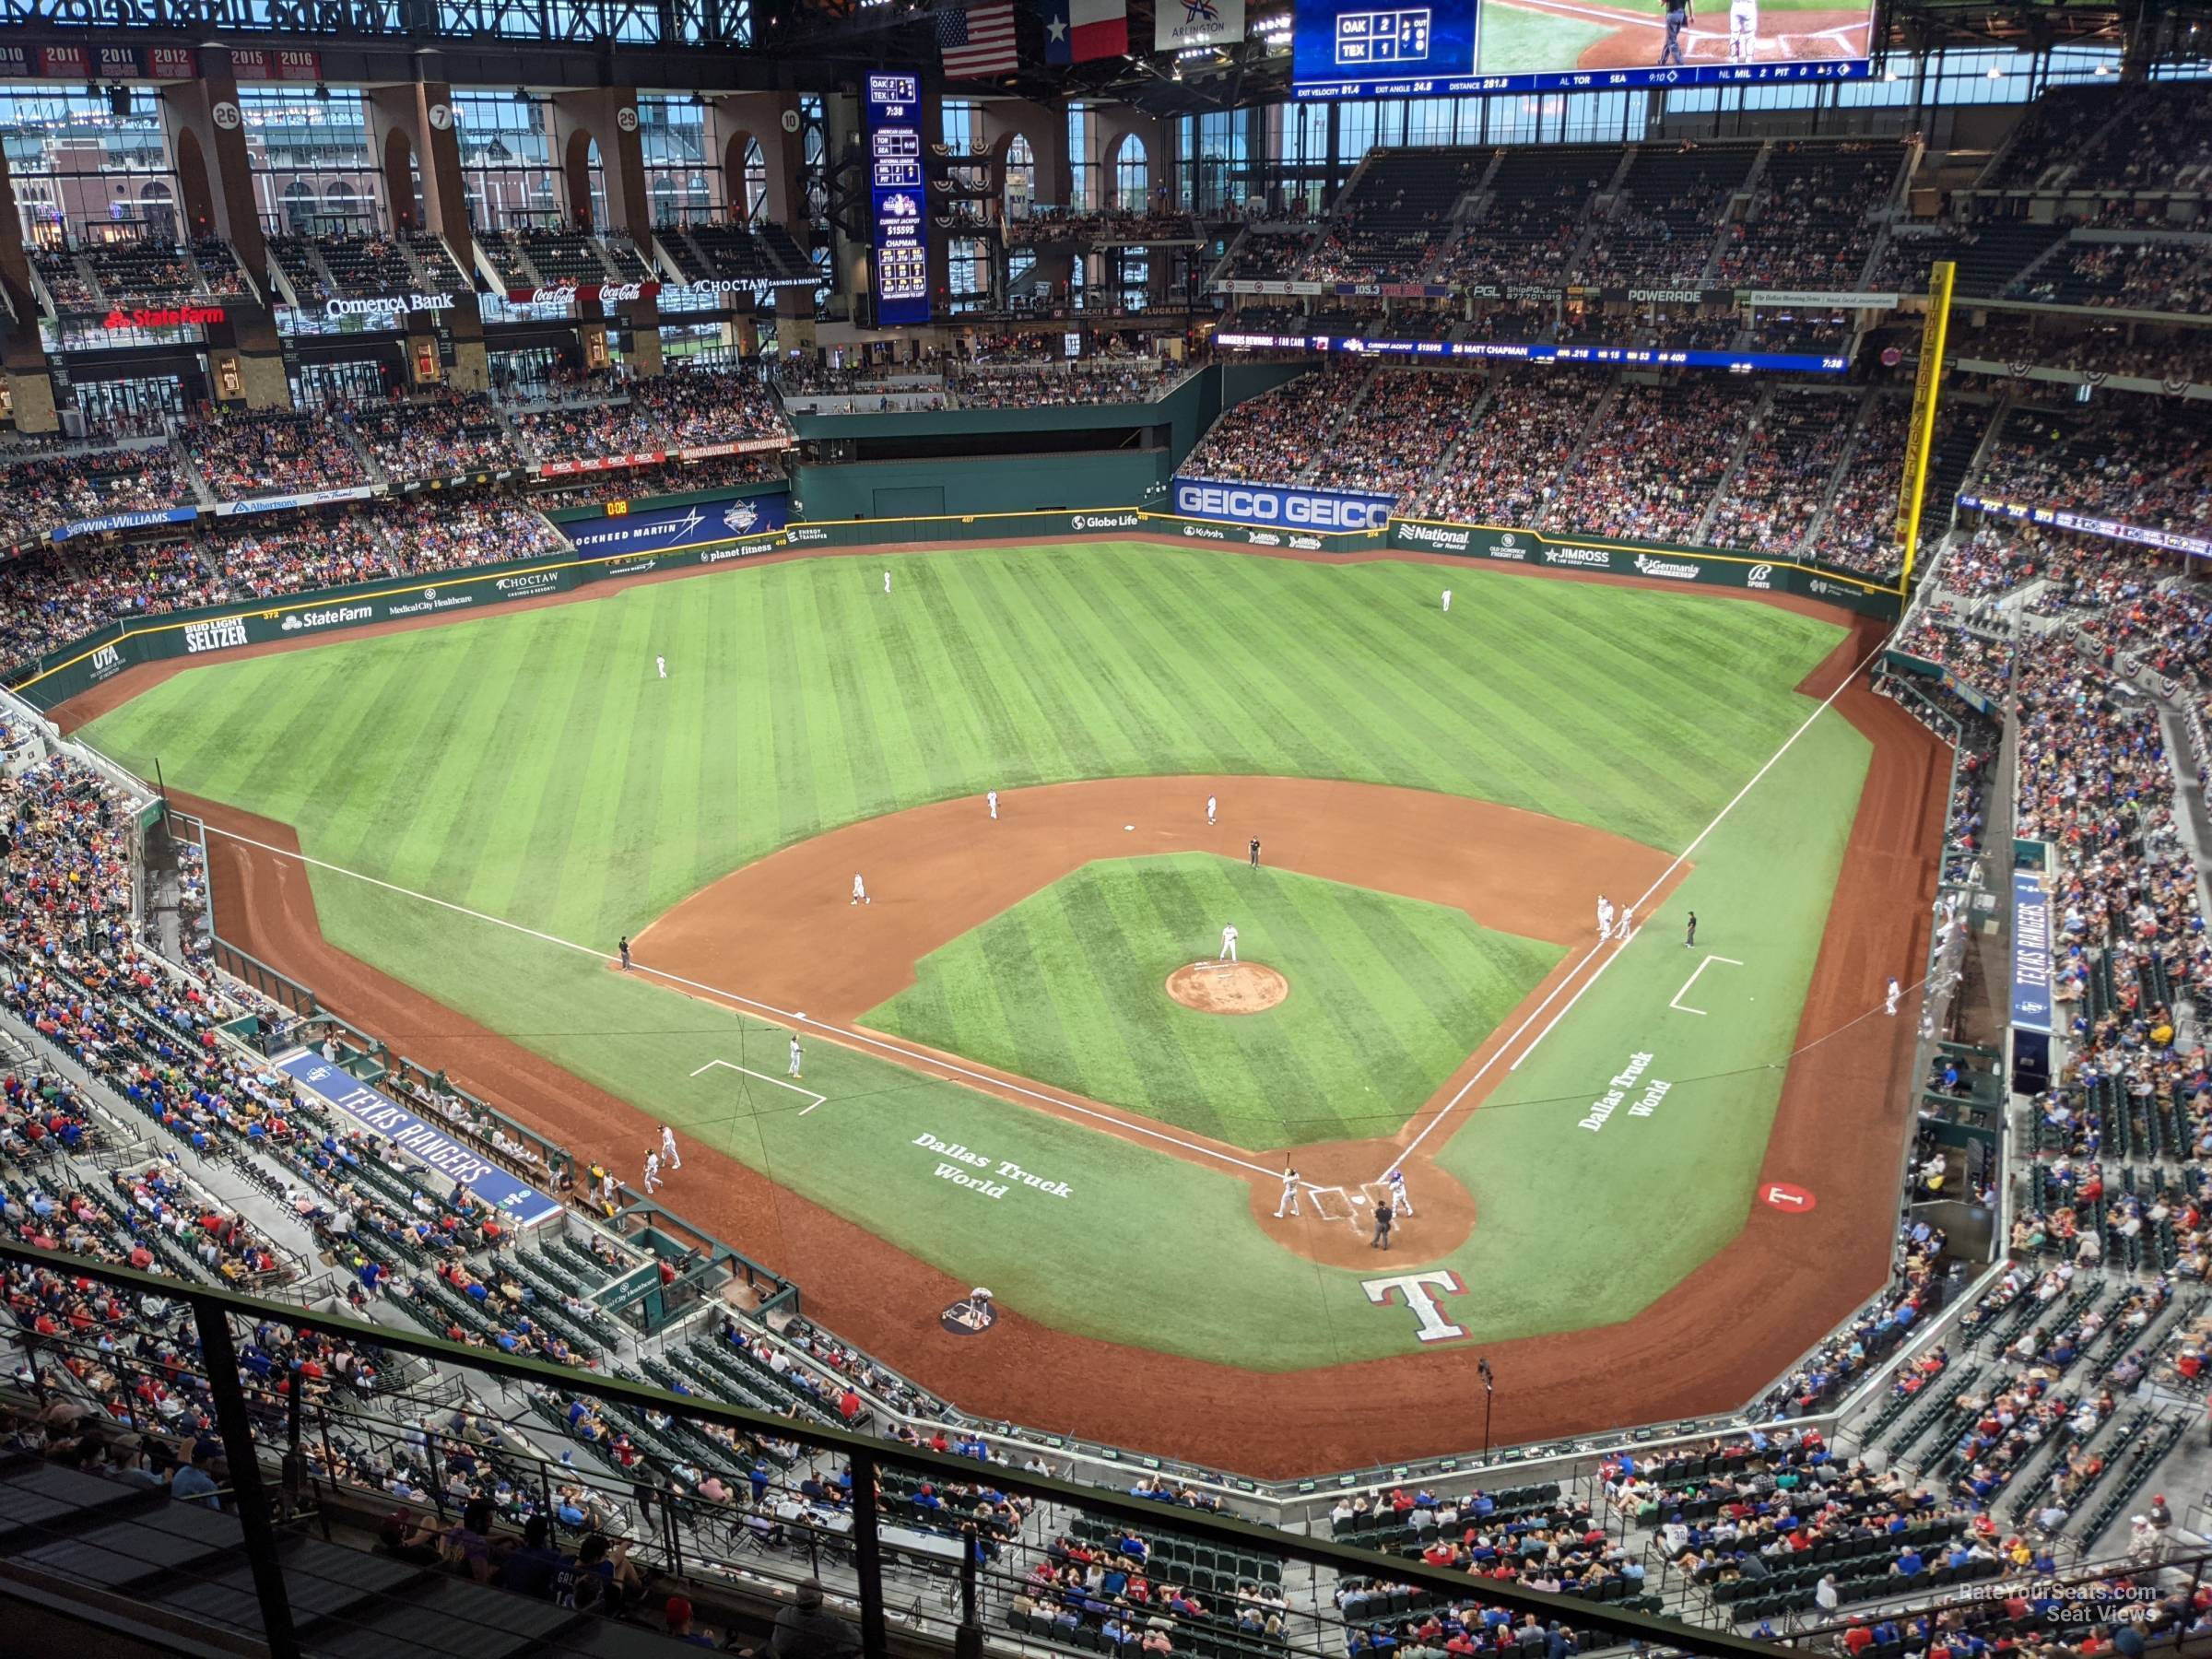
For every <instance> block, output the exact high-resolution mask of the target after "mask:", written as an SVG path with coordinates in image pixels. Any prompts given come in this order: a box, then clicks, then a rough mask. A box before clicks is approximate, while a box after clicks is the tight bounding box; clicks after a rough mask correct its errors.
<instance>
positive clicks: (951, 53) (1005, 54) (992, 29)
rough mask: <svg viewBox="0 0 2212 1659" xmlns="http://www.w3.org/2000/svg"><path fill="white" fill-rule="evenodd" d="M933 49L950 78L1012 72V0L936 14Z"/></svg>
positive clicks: (970, 77) (992, 1)
mask: <svg viewBox="0 0 2212 1659" xmlns="http://www.w3.org/2000/svg"><path fill="white" fill-rule="evenodd" d="M937 48H938V50H939V51H940V52H942V53H944V56H945V74H946V76H947V78H948V79H952V80H973V79H975V78H976V77H978V76H986V75H1011V74H1012V73H1013V72H1014V0H986V3H985V4H983V5H980V6H968V7H966V8H965V9H961V10H956V11H947V12H939V13H938V14H937Z"/></svg>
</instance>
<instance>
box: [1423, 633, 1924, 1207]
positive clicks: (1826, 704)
mask: <svg viewBox="0 0 2212 1659" xmlns="http://www.w3.org/2000/svg"><path fill="white" fill-rule="evenodd" d="M1896 631H1897V630H1896V629H1890V631H1889V632H1888V633H1886V634H1884V635H1883V636H1882V637H1881V639H1880V640H1878V641H1876V643H1875V647H1874V649H1873V650H1872V651H1869V652H1868V653H1866V654H1865V656H1863V657H1861V658H1860V659H1859V660H1858V661H1857V662H1856V663H1854V664H1853V665H1852V669H1851V672H1850V673H1848V674H1846V675H1845V676H1844V677H1842V678H1841V679H1840V680H1838V681H1837V682H1836V688H1835V689H1834V690H1832V691H1830V693H1829V694H1828V695H1827V696H1826V697H1824V698H1822V699H1821V700H1820V706H1819V707H1818V708H1817V709H1815V710H1814V711H1813V712H1811V713H1810V714H1807V715H1806V717H1805V724H1803V725H1800V726H1799V727H1798V728H1797V729H1796V730H1795V731H1794V732H1792V733H1791V734H1790V735H1788V736H1787V737H1785V738H1783V741H1782V747H1780V748H1778V749H1776V750H1775V751H1774V752H1773V753H1772V754H1771V755H1770V756H1768V757H1767V763H1766V764H1765V765H1764V766H1762V767H1760V768H1759V770H1758V771H1755V772H1753V773H1752V774H1751V776H1750V779H1749V781H1748V782H1746V783H1745V784H1744V786H1743V787H1742V788H1741V789H1739V790H1737V791H1736V792H1735V794H1734V795H1733V796H1731V797H1730V798H1729V802H1728V804H1727V805H1726V806H1724V807H1722V808H1721V809H1720V811H1718V812H1716V813H1714V814H1713V815H1712V822H1711V823H1710V824H1707V825H1706V826H1705V828H1704V829H1702V830H1699V831H1698V833H1697V836H1696V838H1695V839H1694V840H1692V841H1690V843H1689V845H1688V846H1687V847H1685V848H1683V849H1682V851H1681V852H1679V853H1676V854H1675V856H1674V861H1673V862H1672V863H1671V864H1669V865H1667V866H1666V868H1665V869H1664V870H1662V871H1660V872H1659V878H1658V879H1657V880H1656V881H1654V882H1653V883H1652V885H1651V886H1650V887H1648V888H1644V890H1643V896H1642V897H1641V898H1640V899H1638V900H1636V902H1635V903H1634V904H1632V905H1630V907H1629V908H1630V910H1631V911H1640V910H1642V909H1643V908H1644V907H1645V906H1646V905H1648V904H1649V903H1650V902H1651V898H1652V895H1653V893H1655V892H1657V891H1658V890H1659V889H1660V888H1662V887H1665V885H1666V880H1667V877H1670V876H1672V875H1673V874H1674V873H1675V872H1676V871H1677V870H1678V869H1680V868H1681V867H1682V861H1683V860H1684V859H1686V858H1688V856H1689V855H1690V854H1691V853H1695V852H1696V851H1697V850H1698V849H1699V848H1700V847H1701V846H1703V845H1704V844H1705V838H1706V837H1707V836H1709V835H1711V834H1712V832H1713V831H1714V830H1717V829H1719V828H1720V826H1721V820H1722V819H1724V818H1726V817H1727V816H1728V815H1729V814H1730V813H1732V812H1734V811H1735V808H1736V803H1737V802H1739V801H1741V800H1742V799H1743V798H1744V797H1745V796H1746V795H1747V794H1750V793H1751V788H1752V785H1753V784H1755V783H1757V782H1759V780H1760V779H1761V778H1763V777H1765V776H1766V775H1767V774H1768V773H1769V772H1771V771H1773V770H1774V763H1775V762H1776V761H1777V760H1780V759H1782V758H1783V756H1784V755H1786V754H1788V753H1789V752H1790V749H1791V747H1792V746H1793V745H1794V744H1795V743H1796V741H1797V739H1798V738H1800V737H1802V736H1804V735H1806V732H1807V731H1809V730H1810V729H1811V728H1812V724H1813V722H1814V721H1816V720H1818V719H1819V718H1820V716H1821V715H1823V714H1825V713H1827V712H1828V711H1829V710H1830V709H1831V708H1833V707H1834V706H1835V701H1836V699H1837V698H1839V697H1841V696H1842V695H1843V693H1844V691H1845V689H1846V688H1849V687H1850V686H1851V685H1852V684H1853V682H1854V681H1856V680H1857V678H1858V677H1859V676H1860V675H1861V674H1862V673H1863V672H1864V671H1865V667H1866V665H1867V664H1869V663H1871V662H1873V661H1874V659H1875V658H1876V657H1877V656H1879V655H1880V654H1881V653H1882V651H1883V649H1884V648H1885V647H1886V646H1888V643H1889V641H1890V640H1891V639H1892V638H1893V637H1895V634H1896ZM1636 931H1637V932H1638V933H1641V932H1642V931H1643V930H1642V929H1641V928H1638V929H1637V930H1636ZM1596 954H1597V947H1595V946H1592V947H1591V948H1590V954H1589V956H1585V957H1583V959H1582V960H1581V961H1579V962H1577V963H1576V964H1575V965H1574V968H1573V970H1572V971H1571V972H1570V973H1569V974H1568V975H1567V977H1566V978H1565V979H1562V980H1561V981H1560V982H1559V983H1558V984H1556V985H1554V986H1553V987H1552V988H1551V991H1550V994H1548V995H1547V996H1546V997H1545V998H1544V1000H1543V1001H1542V1002H1540V1003H1538V1004H1537V1005H1536V1006H1535V1012H1534V1013H1532V1014H1530V1015H1529V1017H1528V1018H1526V1019H1524V1020H1523V1021H1522V1022H1521V1023H1520V1024H1519V1025H1518V1026H1516V1027H1515V1028H1514V1029H1513V1034H1512V1036H1511V1037H1508V1038H1507V1039H1506V1040H1505V1041H1504V1042H1503V1043H1501V1044H1500V1045H1499V1048H1498V1050H1497V1052H1496V1053H1492V1054H1491V1056H1490V1057H1489V1059H1488V1060H1485V1061H1484V1062H1483V1063H1482V1065H1481V1068H1480V1069H1479V1070H1477V1072H1476V1074H1475V1075H1474V1077H1469V1078H1468V1079H1467V1080H1466V1082H1465V1084H1464V1085H1462V1086H1461V1088H1460V1089H1459V1092H1458V1093H1456V1094H1454V1095H1453V1097H1452V1098H1451V1099H1450V1100H1446V1101H1445V1102H1444V1104H1443V1106H1442V1108H1441V1110H1439V1111H1438V1112H1437V1113H1436V1115H1435V1116H1433V1117H1431V1118H1430V1120H1429V1122H1428V1124H1426V1125H1425V1126H1424V1127H1423V1128H1422V1130H1421V1132H1420V1133H1419V1134H1418V1135H1415V1136H1414V1137H1413V1139H1411V1140H1410V1141H1408V1142H1406V1147H1405V1148H1404V1150H1402V1151H1401V1152H1399V1154H1398V1155H1397V1157H1396V1158H1395V1159H1393V1160H1392V1161H1391V1165H1390V1170H1395V1169H1397V1168H1399V1167H1400V1166H1401V1165H1403V1164H1404V1163H1405V1161H1406V1159H1409V1158H1411V1157H1412V1156H1413V1154H1414V1152H1415V1150H1416V1148H1418V1147H1419V1146H1420V1144H1421V1143H1422V1142H1423V1141H1425V1140H1427V1139H1428V1138H1429V1136H1430V1135H1432V1134H1434V1133H1435V1131H1436V1126H1437V1125H1438V1124H1441V1123H1442V1122H1443V1121H1444V1120H1445V1119H1446V1118H1448V1117H1450V1116H1451V1115H1452V1110H1453V1107H1455V1106H1457V1105H1458V1104H1459V1103H1460V1101H1462V1100H1465V1099H1466V1095H1467V1090H1468V1089H1470V1088H1474V1087H1475V1085H1476V1084H1477V1082H1478V1081H1479V1080H1480V1079H1481V1077H1482V1074H1483V1073H1484V1072H1487V1071H1488V1070H1489V1069H1490V1067H1491V1065H1493V1064H1495V1063H1496V1061H1497V1059H1498V1057H1499V1055H1500V1054H1502V1053H1505V1051H1506V1050H1507V1049H1509V1048H1511V1047H1512V1045H1513V1044H1514V1043H1516V1042H1518V1041H1520V1040H1521V1033H1522V1032H1523V1031H1525V1030H1528V1028H1529V1027H1530V1025H1532V1024H1533V1023H1534V1022H1535V1018H1536V1015H1538V1014H1541V1013H1543V1012H1544V1010H1545V1009H1546V1008H1547V1007H1548V1006H1550V1005H1551V999H1552V997H1554V996H1557V995H1558V994H1559V993H1560V992H1561V991H1564V990H1565V989H1566V988H1567V987H1568V985H1569V984H1571V982H1573V981H1574V979H1575V977H1576V975H1578V974H1580V973H1581V972H1582V971H1583V969H1585V968H1587V967H1588V966H1589V965H1590V957H1592V956H1595V955H1596ZM1619 954H1620V953H1619V952H1618V950H1617V951H1615V952H1614V953H1613V956H1612V957H1607V958H1606V960H1605V962H1604V963H1601V964H1600V965H1599V967H1598V970H1597V973H1594V974H1592V975H1591V976H1590V978H1589V980H1588V981H1587V982H1585V983H1584V984H1583V991H1587V990H1588V989H1589V988H1590V986H1591V985H1593V984H1595V983H1596V982H1597V974H1598V973H1603V972H1605V971H1606V968H1607V967H1609V966H1610V965H1611V964H1612V961H1613V959H1614V957H1618V955H1619ZM1582 995H1583V992H1582V991H1577V992H1576V993H1575V994H1574V995H1573V997H1572V998H1571V999H1570V1000H1569V1002H1568V1004H1567V1007H1568V1008H1571V1007H1572V1006H1574V1005H1575V1003H1577V1002H1580V1001H1581V1000H1582ZM1566 1012H1567V1008H1561V1009H1560V1010H1559V1014H1555V1015H1553V1016H1552V1018H1551V1024H1550V1025H1547V1026H1546V1027H1545V1028H1544V1029H1543V1030H1541V1031H1538V1032H1537V1033H1536V1034H1535V1038H1534V1039H1532V1040H1531V1041H1530V1042H1529V1045H1528V1047H1526V1048H1524V1049H1523V1050H1522V1051H1521V1060H1525V1059H1527V1058H1528V1057H1529V1055H1530V1054H1532V1053H1535V1047H1536V1044H1537V1043H1539V1042H1541V1041H1544V1039H1545V1038H1546V1037H1547V1036H1548V1035H1550V1033H1551V1027H1552V1026H1556V1025H1558V1024H1559V1017H1560V1015H1563V1014H1565V1013H1566ZM1521 1060H1516V1061H1514V1062H1513V1063H1512V1065H1510V1066H1508V1067H1507V1068H1506V1069H1507V1070H1508V1071H1519V1070H1520V1069H1521ZM1390 1170H1385V1171H1382V1173H1383V1174H1384V1175H1388V1174H1389V1173H1390Z"/></svg>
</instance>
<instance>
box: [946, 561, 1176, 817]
mask: <svg viewBox="0 0 2212 1659" xmlns="http://www.w3.org/2000/svg"><path fill="white" fill-rule="evenodd" d="M1046 568H1047V569H1048V570H1050V569H1051V568H1052V567H1050V566H1047V567H1046ZM1025 573H1026V572H1024V571H1018V570H1016V569H1014V568H1012V567H1009V566H1006V565H1004V564H1001V565H999V566H998V567H996V568H994V569H992V570H988V571H984V572H983V573H982V578H981V580H979V581H978V582H976V584H975V596H976V601H977V606H978V609H979V612H980V614H981V616H982V619H983V622H984V625H985V629H986V631H987V637H988V638H989V639H990V640H991V641H994V643H995V645H996V646H997V649H996V650H995V651H994V652H992V653H989V656H988V657H987V658H985V660H986V661H987V662H988V661H995V662H996V663H997V664H998V665H1000V672H1002V673H1003V672H1005V671H1006V669H1008V668H1015V669H1016V674H1017V677H1018V679H1019V680H1020V681H1021V682H1022V684H1023V685H1024V686H1026V688H1027V690H1028V693H1029V695H1030V698H1031V699H1032V700H1034V701H1035V703H1036V706H1037V711H1038V715H1039V724H1038V725H1037V726H1036V727H1035V730H1036V731H1037V733H1038V734H1039V735H1041V736H1046V735H1049V737H1050V738H1051V740H1052V743H1053V747H1055V748H1056V749H1057V750H1058V751H1059V757H1060V758H1059V759H1058V760H1057V761H1055V759H1054V758H1053V756H1052V755H1051V754H1048V753H1044V752H1041V750H1040V749H1036V748H1032V749H1031V750H1030V769H1029V775H1030V777H1032V778H1039V779H1041V778H1043V777H1047V776H1050V775H1051V772H1052V770H1053V768H1054V767H1055V766H1056V765H1060V766H1065V767H1067V768H1069V769H1070V770H1071V771H1073V772H1074V773H1076V774H1077V775H1079V776H1080V775H1096V774H1100V773H1103V772H1106V771H1112V762H1111V760H1110V759H1109V757H1111V756H1113V755H1117V754H1124V753H1128V752H1131V751H1132V749H1134V750H1135V752H1140V753H1141V752H1147V751H1146V750H1145V749H1144V748H1143V747H1142V746H1143V743H1144V740H1145V738H1146V736H1147V735H1148V734H1149V732H1150V731H1151V730H1153V729H1155V728H1157V727H1158V726H1159V724H1160V722H1161V721H1163V720H1165V719H1168V718H1171V714H1172V711H1170V710H1164V709H1163V710H1161V711H1159V712H1158V715H1157V717H1155V718H1147V716H1146V715H1145V713H1144V712H1143V711H1141V710H1135V709H1132V708H1131V706H1130V704H1129V701H1128V700H1127V699H1125V698H1123V697H1120V696H1118V695H1116V694H1115V693H1114V691H1113V689H1112V687H1111V686H1110V685H1109V683H1108V680H1107V677H1106V675H1105V674H1104V672H1103V670H1102V667H1101V665H1100V663H1099V661H1098V657H1097V652H1096V649H1095V647H1094V645H1093V643H1092V641H1090V640H1089V639H1088V636H1086V635H1085V634H1084V633H1083V632H1082V630H1081V627H1080V624H1079V622H1078V620H1077V618H1074V617H1073V616H1071V615H1070V614H1069V611H1070V606H1069V605H1068V603H1067V601H1068V598H1069V594H1067V592H1066V590H1065V585H1064V584H1061V583H1059V582H1054V583H1053V585H1052V586H1051V587H1049V588H1047V587H1043V586H1041V585H1040V584H1038V583H1036V582H1029V581H1024V580H1021V577H1022V576H1023V575H1024V574H1025ZM1038 641H1050V645H1049V647H1048V649H1047V650H1046V652H1045V653H1042V656H1041V658H1040V654H1039V653H1038V652H1037V643H1038ZM977 643H978V646H979V648H980V646H981V644H982V641H981V640H979V641H977ZM978 654H979V656H980V655H982V653H981V651H980V649H979V653H978ZM1023 659H1027V660H1026V661H1024V660H1023ZM1017 665H1018V666H1017ZM1148 701H1157V702H1159V703H1169V702H1171V699H1165V698H1161V699H1153V700H1148ZM1133 717H1134V718H1135V724H1132V718H1133ZM1148 752H1153V753H1163V754H1164V753H1167V752H1170V751H1169V750H1168V749H1167V748H1166V747H1164V746H1163V747H1160V748H1158V749H1154V750H1151V751H1148Z"/></svg>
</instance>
